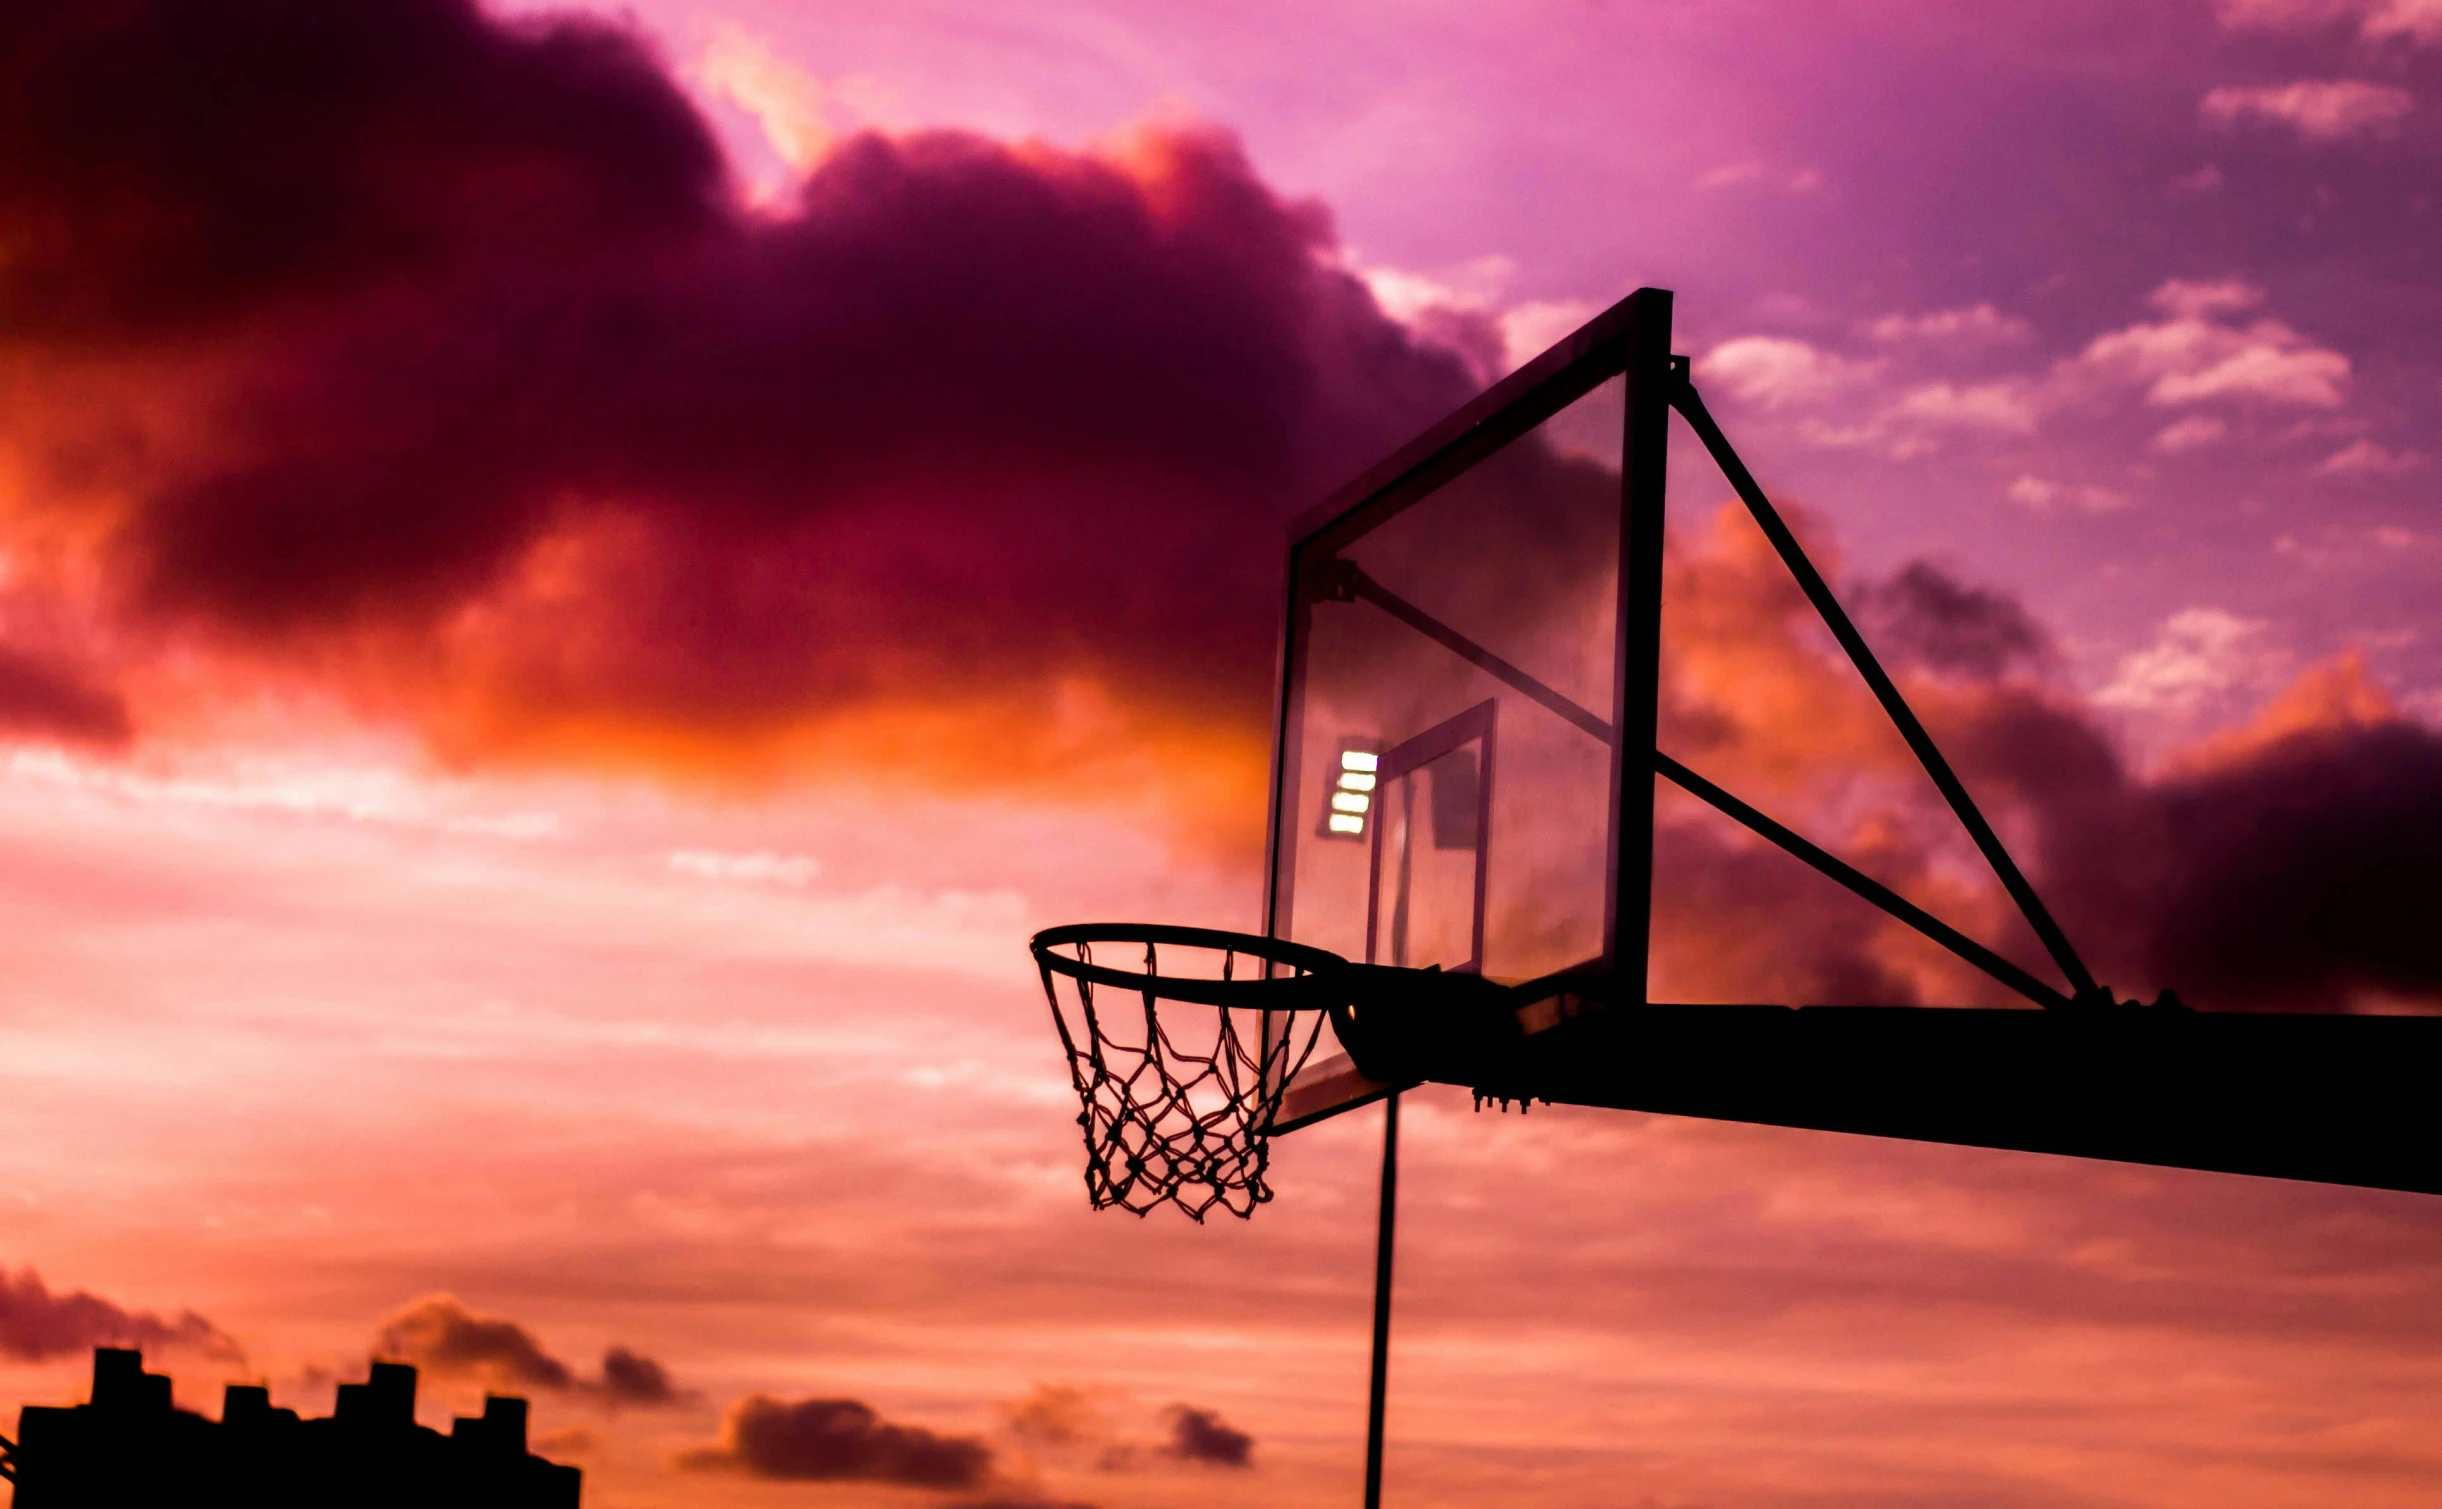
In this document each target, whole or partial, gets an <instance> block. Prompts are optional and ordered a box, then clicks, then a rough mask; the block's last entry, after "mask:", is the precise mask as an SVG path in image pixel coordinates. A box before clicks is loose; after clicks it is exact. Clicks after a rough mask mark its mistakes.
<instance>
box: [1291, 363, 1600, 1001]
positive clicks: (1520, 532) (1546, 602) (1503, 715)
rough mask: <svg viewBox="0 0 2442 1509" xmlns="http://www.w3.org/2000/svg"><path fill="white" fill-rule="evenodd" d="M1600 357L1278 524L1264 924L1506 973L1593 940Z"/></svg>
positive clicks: (1591, 960) (1589, 954) (1336, 945)
mask: <svg viewBox="0 0 2442 1509" xmlns="http://www.w3.org/2000/svg"><path fill="white" fill-rule="evenodd" d="M1600 377H1601V373H1600V372H1599V371H1597V372H1594V373H1591V374H1586V375H1583V376H1581V377H1580V378H1579V379H1577V381H1578V382H1579V383H1580V385H1581V386H1582V384H1584V383H1592V384H1593V386H1591V387H1590V388H1585V389H1584V390H1583V391H1582V392H1580V393H1579V394H1578V395H1577V396H1576V397H1575V398H1574V399H1573V401H1571V402H1569V403H1567V404H1566V405H1565V406H1562V407H1560V408H1559V409H1558V410H1557V411H1556V412H1551V413H1550V414H1549V417H1548V418H1545V419H1543V420H1542V421H1541V422H1540V423H1538V424H1536V425H1534V426H1533V427H1532V428H1531V429H1527V430H1525V432H1524V433H1522V434H1518V435H1517V436H1516V437H1515V438H1513V439H1510V440H1508V441H1507V443H1506V444H1502V445H1500V446H1498V448H1496V449H1493V450H1491V451H1490V452H1489V453H1488V454H1484V455H1482V456H1481V457H1480V458H1478V459H1474V460H1473V461H1472V463H1471V464H1465V465H1464V466H1463V469H1458V470H1456V473H1455V475H1448V476H1443V475H1442V474H1443V473H1446V472H1449V471H1451V470H1452V469H1453V463H1452V462H1451V461H1450V459H1449V457H1448V456H1446V455H1445V456H1444V457H1443V458H1442V460H1441V462H1440V463H1439V464H1436V463H1435V461H1434V458H1433V457H1432V455H1431V454H1430V453H1428V454H1427V455H1426V456H1424V457H1422V458H1419V464H1418V465H1416V466H1411V467H1410V468H1408V469H1407V471H1406V472H1405V474H1404V475H1402V476H1400V477H1396V478H1393V479H1391V480H1390V481H1388V482H1386V483H1385V484H1384V485H1383V487H1382V488H1381V489H1380V490H1378V491H1377V492H1375V493H1373V494H1372V495H1370V496H1367V497H1363V498H1359V499H1357V500H1355V501H1354V502H1353V503H1352V504H1351V505H1350V506H1349V507H1348V508H1347V509H1346V510H1345V511H1343V512H1342V513H1341V514H1340V515H1339V516H1338V517H1336V518H1332V519H1329V520H1327V521H1325V522H1323V523H1321V524H1320V525H1319V526H1318V527H1317V528H1315V529H1314V530H1313V531H1312V532H1311V533H1309V534H1308V535H1307V536H1306V537H1305V538H1303V539H1301V540H1299V541H1298V542H1297V543H1296V544H1295V545H1294V546H1293V547H1292V552H1291V559H1290V625H1289V640H1288V645H1287V660H1286V664H1285V672H1286V679H1285V682H1284V684H1283V689H1282V691H1283V701H1282V727H1281V745H1280V751H1279V762H1278V767H1277V770H1276V772H1275V780H1276V782H1277V783H1278V788H1279V789H1278V790H1277V791H1276V792H1275V806H1274V811H1275V814H1276V817H1275V821H1276V823H1277V824H1278V827H1277V830H1276V832H1275V834H1274V844H1273V873H1272V911H1271V924H1272V931H1273V933H1274V935H1275V936H1279V937H1286V938H1291V939H1294V940H1296V941H1298V942H1300V943H1309V944H1313V945H1316V946H1318V947H1322V948H1327V949H1330V950H1332V951H1333V952H1335V953H1339V954H1342V955H1345V956H1346V957H1348V958H1351V959H1360V960H1366V961H1369V962H1372V963H1378V964H1397V965H1405V966H1408V967H1412V968H1422V967H1427V966H1433V965H1439V966H1440V967H1441V968H1443V969H1445V970H1471V971H1476V972H1480V973H1482V974H1484V975H1486V976H1489V977H1491V978H1494V979H1498V980H1502V981H1507V982H1515V981H1520V980H1526V979H1531V978H1534V977H1537V976H1540V975H1546V974H1551V973H1554V972H1557V971H1560V970H1564V969H1570V968H1574V967H1579V966H1591V965H1597V964H1599V963H1601V962H1602V961H1603V957H1604V952H1605V949H1606V946H1607V935H1608V931H1609V930H1608V920H1609V909H1610V906H1611V899H1610V897H1611V875H1612V868H1613V861H1612V844H1613V841H1614V840H1613V822H1612V806H1613V802H1614V799H1615V792H1616V789H1617V781H1618V777H1617V775H1616V774H1615V771H1614V767H1613V740H1612V737H1611V729H1612V728H1613V727H1615V726H1616V724H1617V722H1618V709H1617V706H1616V702H1617V698H1618V695H1619V693H1618V690H1617V686H1616V676H1615V665H1616V662H1617V656H1618V639H1619V622H1620V609H1619V566H1620V521H1621V502H1620V458H1621V446H1622V428H1621V425H1622V415H1621V406H1622V396H1621V388H1622V381H1621V379H1620V378H1618V377H1616V376H1614V377H1610V378H1609V379H1608V380H1603V381H1597V379H1598V378H1600ZM1550 396H1551V395H1546V396H1545V399H1544V402H1545V407H1546V409H1547V410H1548V406H1549V401H1550ZM1468 444H1469V442H1468V441H1467V440H1466V438H1465V437H1461V438H1460V439H1459V440H1458V441H1456V442H1454V445H1453V449H1454V450H1458V451H1460V452H1461V454H1462V455H1463V453H1464V448H1465V447H1466V446H1467V445H1468ZM1474 444H1476V445H1477V446H1478V447H1479V448H1480V445H1481V439H1480V432H1479V435H1478V439H1477V440H1476V441H1475V442H1474Z"/></svg>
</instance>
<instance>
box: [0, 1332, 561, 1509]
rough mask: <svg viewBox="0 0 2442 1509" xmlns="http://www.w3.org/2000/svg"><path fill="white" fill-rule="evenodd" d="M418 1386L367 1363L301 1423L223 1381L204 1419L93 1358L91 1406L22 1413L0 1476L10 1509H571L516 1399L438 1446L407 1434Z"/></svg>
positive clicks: (109, 1357) (493, 1402) (130, 1372)
mask: <svg viewBox="0 0 2442 1509" xmlns="http://www.w3.org/2000/svg"><path fill="white" fill-rule="evenodd" d="M415 1388H416V1372H415V1369H414V1368H411V1367H407V1366H404V1365H403V1364H400V1363H395V1362H377V1363H375V1364H373V1371H372V1375H371V1376H370V1377H369V1378H368V1379H366V1381H364V1382H363V1383H343V1384H341V1385H340V1386H339V1402H338V1405H337V1407H336V1408H335V1409H333V1411H332V1412H331V1415H330V1418H328V1419H323V1420H305V1419H300V1418H298V1415H297V1412H296V1411H295V1410H293V1409H276V1408H274V1407H273V1406H272V1402H271V1391H270V1390H269V1389H266V1388H263V1387H261V1386H260V1385H256V1384H242V1383H233V1384H230V1385H229V1387H228V1391H227V1393H226V1394H225V1395H224V1396H223V1399H222V1403H221V1414H220V1419H218V1420H217V1421H215V1420H207V1419H205V1418H204V1417H203V1416H201V1415H199V1414H195V1413H193V1412H192V1411H189V1410H182V1409H179V1408H177V1407H175V1406H174V1405H172V1403H171V1402H170V1380H169V1377H168V1375H167V1374H164V1373H148V1372H146V1371H144V1354H143V1353H141V1352H136V1351H123V1350H120V1349H118V1348H115V1347H96V1348H95V1349H94V1353H93V1398H92V1402H91V1403H88V1404H79V1405H75V1406H72V1407H66V1408H59V1407H53V1406H49V1405H40V1404H29V1405H27V1406H25V1408H23V1409H22V1410H20V1411H19V1412H18V1415H17V1439H16V1440H15V1441H14V1442H13V1443H11V1442H7V1441H5V1440H0V1448H5V1450H0V1474H5V1475H6V1476H7V1477H8V1478H9V1479H10V1480H11V1481H12V1482H14V1483H15V1484H16V1487H17V1492H16V1506H15V1509H150V1506H153V1505H162V1506H172V1505H175V1506H180V1509H183V1506H186V1505H221V1504H227V1505H231V1506H238V1505H244V1506H247V1509H255V1506H261V1509H292V1506H293V1509H305V1506H307V1505H313V1506H317V1509H324V1506H327V1509H356V1506H363V1509H392V1506H398V1509H406V1506H409V1505H413V1506H416V1509H427V1506H442V1505H447V1506H451V1509H457V1506H464V1509H577V1499H578V1493H579V1490H580V1487H581V1485H582V1481H583V1474H582V1473H580V1472H579V1471H578V1470H577V1469H576V1468H574V1467H563V1466H561V1465H559V1464H558V1463H555V1462H547V1461H545V1460H543V1459H542V1458H541V1457H538V1456H535V1455H534V1454H533V1453H531V1452H529V1451H528V1450H527V1449H526V1401H525V1400H523V1399H516V1398H507V1397H503V1396H501V1395H498V1394H492V1395H487V1396H486V1397H485V1398H484V1401H483V1413H482V1414H480V1415H475V1416H471V1417H470V1416H461V1417H460V1418H459V1419H457V1420H456V1421H454V1422H453V1423H452V1425H451V1428H450V1432H449V1434H448V1435H443V1434H441V1433H440V1432H439V1431H437V1430H433V1429H430V1428H429V1427H426V1426H422V1425H418V1424H416V1420H415Z"/></svg>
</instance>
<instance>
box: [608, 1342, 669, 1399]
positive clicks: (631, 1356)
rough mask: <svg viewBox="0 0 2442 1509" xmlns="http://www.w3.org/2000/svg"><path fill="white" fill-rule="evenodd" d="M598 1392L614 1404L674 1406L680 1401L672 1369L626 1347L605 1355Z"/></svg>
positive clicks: (611, 1350) (613, 1349)
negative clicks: (672, 1376) (672, 1382)
mask: <svg viewBox="0 0 2442 1509" xmlns="http://www.w3.org/2000/svg"><path fill="white" fill-rule="evenodd" d="M594 1392H596V1393H598V1394H599V1395H601V1396H602V1398H604V1399H606V1400H608V1401H609V1402H611V1403H613V1404H673V1403H676V1402H677V1401H678V1398H679V1392H678V1390H677V1388H676V1387H674V1386H673V1385H672V1384H671V1382H670V1370H669V1369H667V1368H665V1367H663V1366H662V1365H661V1364H660V1363H658V1362H656V1361H654V1360H653V1359H652V1358H650V1357H647V1356H645V1355H643V1354H642V1353H640V1352H632V1351H630V1350H628V1349H627V1348H626V1347H612V1348H611V1349H610V1350H609V1351H607V1352H604V1353H603V1354H602V1378H601V1381H600V1382H599V1383H597V1384H595V1385H594Z"/></svg>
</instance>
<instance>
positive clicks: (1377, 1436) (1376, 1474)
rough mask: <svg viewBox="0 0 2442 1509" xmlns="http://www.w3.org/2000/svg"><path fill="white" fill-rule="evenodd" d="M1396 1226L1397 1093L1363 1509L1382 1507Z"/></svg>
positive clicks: (1390, 1126) (1385, 1174) (1386, 1116)
mask: <svg viewBox="0 0 2442 1509" xmlns="http://www.w3.org/2000/svg"><path fill="white" fill-rule="evenodd" d="M1398 1224H1399V1095H1398V1092H1397V1091H1393V1092H1392V1093H1391V1096H1390V1098H1389V1099H1387V1100H1385V1101H1383V1102H1382V1214H1381V1218H1380V1224H1379V1225H1378V1226H1377V1227H1376V1228H1375V1231H1374V1380H1373V1392H1372V1394H1371V1395H1370V1396H1369V1397H1368V1398H1367V1400H1366V1404H1365V1509H1382V1409H1383V1403H1384V1400H1385V1398H1386V1397H1387V1395H1388V1393H1389V1389H1390V1378H1391V1236H1392V1233H1393V1232H1394V1231H1395V1230H1396V1229H1397V1227H1398Z"/></svg>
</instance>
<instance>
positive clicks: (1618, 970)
mask: <svg viewBox="0 0 2442 1509" xmlns="http://www.w3.org/2000/svg"><path fill="white" fill-rule="evenodd" d="M1629 297H1630V299H1631V301H1632V309H1631V314H1630V318H1629V320H1628V329H1627V332H1626V346H1627V352H1626V369H1625V370H1626V374H1627V410H1628V413H1627V419H1626V432H1625V434H1624V436H1623V437H1622V438H1623V451H1622V455H1621V457H1620V563H1619V565H1620V576H1619V582H1620V586H1619V635H1618V640H1617V643H1616V649H1615V653H1614V658H1613V660H1612V667H1613V671H1612V698H1613V709H1614V710H1613V713H1612V720H1611V721H1612V726H1614V727H1615V728H1617V729H1618V730H1619V738H1618V739H1617V740H1616V741H1615V742H1614V743H1613V744H1612V746H1611V789H1612V792H1613V793H1614V796H1613V800H1612V803H1611V866H1610V875H1609V877H1608V880H1609V884H1608V886H1607V887H1606V889H1608V890H1609V891H1610V893H1611V896H1610V903H1611V904H1610V906H1609V907H1608V908H1606V911H1607V913H1608V915H1607V917H1606V918H1605V926H1604V939H1603V943H1604V949H1603V952H1604V954H1605V955H1606V956H1607V957H1608V958H1609V959H1610V961H1611V968H1612V971H1613V973H1614V974H1615V975H1616V976H1617V978H1618V982H1619V990H1620V993H1621V995H1622V996H1624V997H1625V998H1626V999H1627V1000H1628V1001H1630V1002H1633V1003H1636V1004H1640V1005H1641V1004H1643V1003H1644V1001H1645V997H1646V989H1647V986H1646V983H1645V976H1646V973H1647V969H1646V953H1647V949H1648V947H1649V946H1650V944H1651V942H1652V938H1653V750H1654V734H1655V724H1656V721H1657V718H1658V705H1659V703H1660V701H1661V693H1662V522H1663V520H1662V507H1663V493H1664V490H1665V488H1666V486H1667V483H1668V476H1669V468H1668V465H1667V460H1668V455H1669V450H1670V399H1671V392H1672V390H1673V389H1674V388H1675V387H1676V386H1677V385H1678V378H1677V375H1676V373H1675V372H1674V371H1673V370H1672V367H1671V358H1670V291H1669V290H1668V289H1662V288H1640V289H1638V290H1637V291H1636V292H1635V293H1634V294H1631V295H1630V296H1629Z"/></svg>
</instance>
